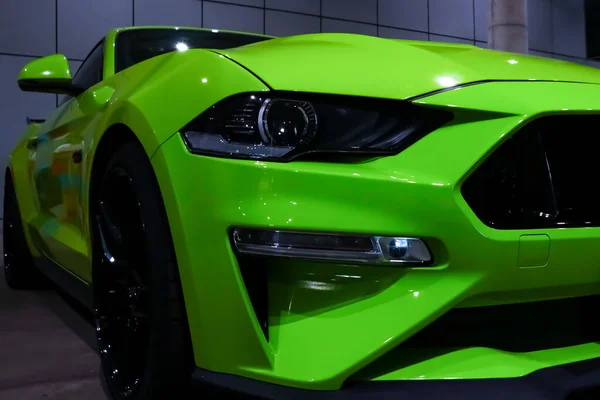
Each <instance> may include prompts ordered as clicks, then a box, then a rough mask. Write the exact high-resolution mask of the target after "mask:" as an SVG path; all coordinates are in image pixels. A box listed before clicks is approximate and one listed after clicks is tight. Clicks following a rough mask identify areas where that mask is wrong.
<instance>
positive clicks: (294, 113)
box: [181, 91, 453, 162]
mask: <svg viewBox="0 0 600 400" xmlns="http://www.w3.org/2000/svg"><path fill="white" fill-rule="evenodd" d="M452 117H453V115H452V114H451V113H450V112H447V111H444V110H438V109H432V108H425V107H420V106H416V105H414V104H412V103H408V102H403V101H396V100H385V99H373V98H359V97H349V96H339V95H323V94H306V93H297V92H273V91H271V92H257V93H243V94H238V95H234V96H231V97H228V98H226V99H224V100H222V101H220V102H218V103H217V104H215V105H213V106H212V107H210V108H209V109H207V110H206V111H205V112H203V113H202V114H201V115H200V116H199V117H198V118H196V119H194V120H193V121H192V122H191V123H189V124H188V125H186V126H185V127H184V128H183V129H182V130H181V133H182V135H183V137H184V140H185V142H186V144H187V147H188V149H189V150H190V151H191V152H193V153H197V154H205V155H212V156H219V157H229V158H245V159H256V160H268V161H280V162H285V161H291V160H293V159H297V158H299V157H306V156H313V157H314V156H317V157H319V156H327V157H330V156H332V155H346V156H364V157H374V156H384V155H393V154H397V153H399V152H400V151H402V150H404V149H406V148H407V147H408V146H410V145H411V144H413V143H415V142H416V141H417V140H419V139H421V138H422V137H423V136H424V135H426V134H427V133H429V132H431V131H433V130H436V129H438V128H439V127H441V126H442V125H444V124H445V123H447V122H448V121H450V120H451V119H452Z"/></svg>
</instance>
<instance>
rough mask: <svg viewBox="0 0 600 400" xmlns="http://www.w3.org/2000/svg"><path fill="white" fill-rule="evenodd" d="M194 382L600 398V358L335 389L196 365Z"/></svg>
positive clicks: (323, 397) (475, 397)
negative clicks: (507, 374)
mask: <svg viewBox="0 0 600 400" xmlns="http://www.w3.org/2000/svg"><path fill="white" fill-rule="evenodd" d="M192 379H193V384H194V385H195V386H197V387H200V388H204V387H205V386H206V385H209V386H211V387H217V388H220V389H222V390H225V391H227V392H234V393H239V394H243V395H245V396H249V397H250V398H257V399H268V400H279V399H286V400H288V399H289V400H294V399H307V398H310V399H314V400H353V399H356V400H362V399H365V400H366V399H423V400H428V399H431V400H437V399H441V398H443V399H461V400H471V399H472V400H479V399H482V398H485V399H489V400H505V399H514V400H521V399H522V400H565V399H568V400H587V399H595V398H598V397H599V396H600V359H592V360H587V361H580V362H577V363H572V364H565V365H561V366H557V367H551V368H545V369H542V370H539V371H536V372H534V373H532V374H530V375H527V376H524V377H520V378H504V379H459V380H434V381H386V382H367V383H358V384H354V385H351V386H347V387H344V388H342V389H340V390H334V391H323V390H321V391H317V390H307V389H297V388H291V387H286V386H279V385H274V384H270V383H266V382H260V381H257V380H253V379H249V378H244V377H241V376H235V375H228V374H222V373H216V372H210V371H207V370H203V369H200V368H198V369H196V370H195V371H194V374H193V378H192Z"/></svg>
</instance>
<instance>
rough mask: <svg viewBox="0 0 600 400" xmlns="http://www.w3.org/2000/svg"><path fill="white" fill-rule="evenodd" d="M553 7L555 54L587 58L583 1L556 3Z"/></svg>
mask: <svg viewBox="0 0 600 400" xmlns="http://www.w3.org/2000/svg"><path fill="white" fill-rule="evenodd" d="M552 6H553V7H552V28H553V35H554V37H553V39H554V52H555V53H560V54H567V55H570V56H575V57H586V41H585V13H584V4H583V0H560V1H554V2H553V3H552Z"/></svg>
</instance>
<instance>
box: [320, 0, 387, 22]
mask: <svg viewBox="0 0 600 400" xmlns="http://www.w3.org/2000/svg"><path fill="white" fill-rule="evenodd" d="M321 1H322V2H323V3H322V5H323V10H322V12H323V16H324V17H331V18H342V19H347V20H351V21H360V22H370V23H373V24H374V23H376V22H377V0H321Z"/></svg>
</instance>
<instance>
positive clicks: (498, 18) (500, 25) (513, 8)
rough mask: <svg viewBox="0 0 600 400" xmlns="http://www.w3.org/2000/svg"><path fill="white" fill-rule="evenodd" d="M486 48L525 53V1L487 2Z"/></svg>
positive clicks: (501, 0) (492, 0)
mask: <svg viewBox="0 0 600 400" xmlns="http://www.w3.org/2000/svg"><path fill="white" fill-rule="evenodd" d="M489 2H490V11H489V17H488V46H489V48H490V49H495V50H502V51H510V52H514V53H527V52H528V51H529V39H528V34H527V0H489Z"/></svg>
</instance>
